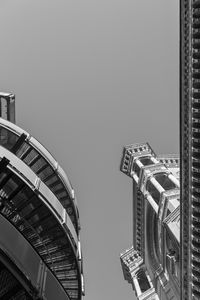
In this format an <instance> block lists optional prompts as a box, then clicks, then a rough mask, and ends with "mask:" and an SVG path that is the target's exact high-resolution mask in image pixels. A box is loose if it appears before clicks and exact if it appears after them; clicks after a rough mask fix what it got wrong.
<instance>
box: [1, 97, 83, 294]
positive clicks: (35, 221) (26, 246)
mask: <svg viewBox="0 0 200 300" xmlns="http://www.w3.org/2000/svg"><path fill="white" fill-rule="evenodd" d="M0 112H1V116H2V117H4V118H0V228H1V235H0V284H1V287H0V298H1V299H5V300H6V299H12V300H15V299H47V300H50V299H59V300H60V299H61V300H62V299H63V300H71V299H73V300H79V299H81V298H82V295H84V281H83V268H82V253H81V244H80V223H79V213H78V207H77V201H76V197H75V194H74V190H73V188H72V186H71V183H70V181H69V180H68V178H67V176H66V174H65V172H64V171H63V169H62V168H61V167H60V165H59V164H58V162H57V161H56V160H55V159H54V158H53V157H52V155H51V154H50V153H49V152H48V150H47V149H45V148H44V146H42V145H41V144H40V143H39V142H38V141H37V140H36V139H35V138H33V137H32V136H30V134H28V133H27V132H26V131H24V130H23V129H21V128H19V127H18V126H16V125H15V124H14V123H13V122H14V121H15V117H14V116H15V113H14V95H13V94H7V93H1V94H0Z"/></svg>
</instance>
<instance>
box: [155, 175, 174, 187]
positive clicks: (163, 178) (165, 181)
mask: <svg viewBox="0 0 200 300" xmlns="http://www.w3.org/2000/svg"><path fill="white" fill-rule="evenodd" d="M154 177H155V179H156V180H157V181H158V183H159V184H160V185H161V186H162V187H163V189H164V190H166V191H168V190H171V189H174V188H176V185H175V183H174V182H172V181H171V180H170V179H169V177H168V175H167V174H165V173H158V174H155V175H154Z"/></svg>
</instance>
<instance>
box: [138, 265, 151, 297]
mask: <svg viewBox="0 0 200 300" xmlns="http://www.w3.org/2000/svg"><path fill="white" fill-rule="evenodd" d="M137 279H138V283H139V286H140V289H141V292H142V293H144V292H146V291H147V290H149V289H150V288H151V286H150V283H149V281H148V278H147V276H146V273H145V271H144V270H139V271H138V272H137Z"/></svg>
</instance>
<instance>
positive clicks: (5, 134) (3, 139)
mask: <svg viewBox="0 0 200 300" xmlns="http://www.w3.org/2000/svg"><path fill="white" fill-rule="evenodd" d="M18 138H19V136H18V135H16V134H15V133H13V132H12V131H9V130H8V129H6V128H4V127H2V126H0V145H1V146H3V147H5V148H6V149H8V150H11V148H12V147H13V146H14V145H15V143H16V142H17V140H18Z"/></svg>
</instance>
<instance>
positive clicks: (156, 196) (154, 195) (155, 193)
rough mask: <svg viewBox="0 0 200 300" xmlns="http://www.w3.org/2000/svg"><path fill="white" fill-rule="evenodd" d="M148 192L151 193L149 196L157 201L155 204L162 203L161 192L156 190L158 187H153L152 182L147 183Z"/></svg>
mask: <svg viewBox="0 0 200 300" xmlns="http://www.w3.org/2000/svg"><path fill="white" fill-rule="evenodd" d="M146 190H147V191H148V192H149V194H150V195H151V197H152V198H153V199H154V200H155V202H156V203H157V204H159V201H160V193H159V191H158V190H157V189H156V187H155V186H154V185H153V183H151V181H150V180H148V181H147V184H146Z"/></svg>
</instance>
